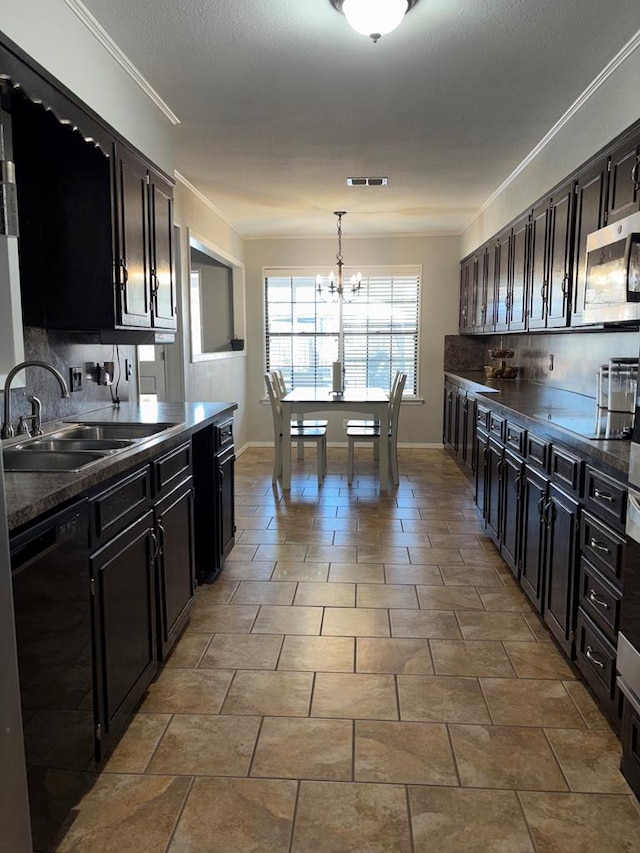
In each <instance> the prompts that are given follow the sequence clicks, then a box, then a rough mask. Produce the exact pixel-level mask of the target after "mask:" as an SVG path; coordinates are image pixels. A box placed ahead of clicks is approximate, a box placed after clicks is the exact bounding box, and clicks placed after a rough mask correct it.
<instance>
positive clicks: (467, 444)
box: [460, 394, 476, 468]
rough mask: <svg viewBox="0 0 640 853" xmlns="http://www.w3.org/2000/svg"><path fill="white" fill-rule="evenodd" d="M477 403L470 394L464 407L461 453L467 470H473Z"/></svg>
mask: <svg viewBox="0 0 640 853" xmlns="http://www.w3.org/2000/svg"><path fill="white" fill-rule="evenodd" d="M475 409H476V401H475V398H473V397H470V396H469V395H468V394H467V396H466V398H465V400H464V403H463V405H462V437H461V439H460V452H461V455H462V462H463V463H464V465H465V466H466V467H467V468H473V467H474V463H473V434H474V429H475V422H476V411H475Z"/></svg>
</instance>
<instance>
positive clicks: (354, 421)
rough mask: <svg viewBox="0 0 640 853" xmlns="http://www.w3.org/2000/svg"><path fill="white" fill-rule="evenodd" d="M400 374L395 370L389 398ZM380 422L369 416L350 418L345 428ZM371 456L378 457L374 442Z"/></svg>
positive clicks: (368, 425)
mask: <svg viewBox="0 0 640 853" xmlns="http://www.w3.org/2000/svg"><path fill="white" fill-rule="evenodd" d="M401 376H402V371H401V370H396V375H395V376H394V377H393V382H392V383H391V391H390V392H389V399H392V398H393V394H394V392H395V390H396V385H397V384H398V382H399V380H400V377H401ZM379 426H380V422H379V421H378V420H377V419H374V420H371V419H370V418H351V419H350V420H348V421H347V429H352V428H354V427H355V428H357V429H361V428H363V429H367V428H370V427H379ZM373 458H374V459H377V458H378V444H374V446H373Z"/></svg>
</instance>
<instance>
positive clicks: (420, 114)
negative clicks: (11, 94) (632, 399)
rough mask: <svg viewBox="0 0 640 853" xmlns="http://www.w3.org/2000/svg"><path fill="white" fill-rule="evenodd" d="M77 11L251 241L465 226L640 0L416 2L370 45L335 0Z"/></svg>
mask: <svg viewBox="0 0 640 853" xmlns="http://www.w3.org/2000/svg"><path fill="white" fill-rule="evenodd" d="M84 4H85V6H86V8H87V9H88V10H89V11H90V12H91V13H92V14H93V16H94V17H95V18H96V19H97V20H98V22H99V23H100V24H101V25H102V26H103V27H104V29H105V30H106V31H107V32H108V33H109V35H110V36H111V38H112V39H113V40H114V41H115V42H116V44H117V45H118V47H119V48H120V49H121V50H122V51H123V52H124V53H125V54H126V55H127V57H128V58H129V59H130V60H131V62H133V64H134V65H135V66H136V67H137V68H138V69H139V71H140V72H141V73H142V74H143V75H144V77H145V78H146V79H147V80H148V81H149V83H150V84H151V85H152V86H153V88H154V89H155V90H156V91H157V92H158V93H159V95H160V96H161V97H162V98H163V100H164V101H165V102H166V103H167V104H168V106H169V107H170V108H171V109H172V110H173V112H174V113H176V114H177V116H178V118H179V119H180V124H178V125H177V126H176V127H175V129H174V131H173V132H174V133H175V145H176V158H175V165H176V169H177V170H178V171H179V172H180V173H181V174H182V175H184V176H185V178H187V179H188V180H189V181H190V182H191V183H192V184H194V185H195V186H196V187H197V188H198V190H200V192H201V193H203V194H204V195H205V196H206V197H207V198H208V199H209V200H210V201H211V202H212V203H213V204H214V205H215V206H216V207H217V208H218V209H219V210H220V211H221V212H222V213H223V215H224V216H225V218H226V219H227V220H228V221H229V222H230V223H231V224H232V225H233V226H234V227H235V228H236V229H237V231H238V232H239V233H240V234H241V235H242V236H244V237H269V236H289V235H292V236H293V235H323V236H326V235H327V234H331V233H333V230H334V219H333V216H332V211H333V210H337V209H344V210H347V211H349V218H348V220H346V221H345V233H348V234H351V235H353V234H368V235H377V234H380V235H382V234H399V233H405V234H407V233H409V234H411V233H416V234H427V233H443V232H445V233H452V232H455V233H458V232H459V231H460V230H461V229H462V228H464V227H465V226H466V225H467V224H468V223H469V221H470V219H471V218H472V216H473V214H474V212H475V211H477V210H478V208H479V207H480V206H481V205H482V204H483V203H484V202H485V201H486V200H487V198H488V197H489V196H490V195H491V194H492V193H493V192H494V190H495V189H496V188H497V187H498V186H499V185H500V184H501V183H502V182H503V181H504V180H505V178H506V177H507V176H508V175H509V174H510V173H511V172H512V171H513V169H514V168H515V167H516V166H517V165H518V164H519V163H520V162H521V161H522V160H523V159H524V157H526V155H527V154H529V152H530V151H531V150H532V149H533V148H534V147H535V146H536V144H537V143H538V142H539V141H540V140H541V139H542V137H543V136H544V135H545V134H546V133H547V131H548V130H549V129H550V128H551V127H552V126H553V125H554V124H555V122H556V121H557V120H558V119H559V118H560V116H561V115H562V114H563V113H564V112H565V111H566V110H567V109H568V108H569V107H570V106H571V104H572V103H573V101H574V100H575V99H576V98H577V97H578V96H579V95H580V94H581V93H582V92H583V91H584V89H585V88H586V87H587V86H588V85H589V84H590V83H591V82H592V80H593V79H594V78H595V77H596V76H597V75H598V73H599V72H600V71H601V70H602V69H603V68H604V66H605V65H606V64H607V63H608V62H609V61H610V60H611V58H612V57H613V56H614V55H615V54H616V53H617V52H618V51H619V50H620V48H621V47H622V46H623V45H624V44H625V43H626V42H627V41H628V39H629V38H630V37H631V36H632V35H633V34H634V33H635V32H636V31H637V30H638V29H640V3H639V2H638V0H608V2H606V3H604V2H602V0H533V2H532V0H419V2H418V3H417V5H416V6H415V7H414V8H413V9H412V10H411V12H409V14H408V15H407V16H406V18H405V20H404V21H403V23H402V24H401V26H400V28H399V29H398V30H396V32H394V33H392V34H390V35H388V36H385V37H383V38H382V39H381V40H380V41H379V42H378V43H377V44H373V43H372V42H370V41H369V40H368V39H366V38H364V37H363V36H360V35H357V34H356V33H355V32H353V30H351V29H350V27H349V26H348V24H347V23H346V20H345V19H344V18H343V16H342V15H340V14H339V13H338V12H336V11H335V9H334V8H333V7H332V5H331V2H330V0H180V2H176V0H133V2H132V0H84ZM361 175H385V176H388V178H389V185H388V186H387V187H384V188H371V187H357V188H348V187H347V186H346V183H345V182H346V178H347V177H349V176H361Z"/></svg>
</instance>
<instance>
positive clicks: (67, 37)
mask: <svg viewBox="0 0 640 853" xmlns="http://www.w3.org/2000/svg"><path fill="white" fill-rule="evenodd" d="M0 27H1V28H2V31H3V32H4V33H5V34H6V35H7V36H8V37H9V38H10V39H11V40H12V41H14V42H16V44H17V45H18V46H19V47H21V48H22V49H23V50H24V51H25V52H26V53H28V54H29V55H30V56H31V57H32V58H33V59H35V60H36V61H37V62H39V63H40V65H43V66H44V67H45V68H46V69H47V71H49V72H50V73H51V74H53V76H54V77H56V78H57V79H58V80H59V81H60V82H61V83H64V85H65V86H67V88H69V89H70V90H71V91H72V92H74V93H75V94H76V95H77V96H78V97H79V98H81V99H82V100H83V101H84V102H85V103H86V104H88V105H89V106H90V107H92V109H94V110H95V112H97V113H98V115H100V116H102V117H103V118H104V119H105V120H106V121H107V122H108V123H109V124H110V125H111V126H112V127H114V128H115V129H116V130H117V131H119V132H120V133H121V134H122V135H123V136H124V137H125V138H126V139H127V140H129V142H131V144H132V145H135V146H136V147H137V148H138V149H139V150H140V151H142V152H143V153H144V154H146V155H147V156H148V157H149V158H150V159H151V160H152V162H154V163H156V164H157V165H158V166H160V167H161V168H162V169H164V170H165V171H166V172H168V173H171V172H173V154H172V137H171V134H170V129H171V124H170V122H169V119H168V118H167V117H166V116H165V115H164V114H163V113H162V112H161V111H160V110H159V109H158V107H157V106H156V105H155V104H154V103H153V102H152V101H151V100H150V99H149V97H148V96H147V95H146V94H145V93H144V92H143V91H142V89H141V88H140V87H139V86H138V84H137V83H136V82H134V80H133V79H132V78H131V76H130V75H129V74H128V73H127V72H126V71H125V70H124V69H123V68H122V66H121V65H120V64H119V63H118V62H117V61H116V60H115V59H114V58H113V56H111V54H110V53H109V52H108V51H107V50H106V48H105V47H104V46H103V45H102V44H100V42H99V41H98V40H97V39H96V37H95V36H94V35H93V34H92V33H91V32H90V30H89V29H88V28H87V27H86V26H85V24H84V23H83V22H82V21H81V20H80V18H79V17H78V16H77V15H76V14H75V13H74V12H73V10H72V9H71V7H70V6H69V5H68V4H67V3H66V2H65V0H29V2H25V0H3V2H2V18H1V20H0Z"/></svg>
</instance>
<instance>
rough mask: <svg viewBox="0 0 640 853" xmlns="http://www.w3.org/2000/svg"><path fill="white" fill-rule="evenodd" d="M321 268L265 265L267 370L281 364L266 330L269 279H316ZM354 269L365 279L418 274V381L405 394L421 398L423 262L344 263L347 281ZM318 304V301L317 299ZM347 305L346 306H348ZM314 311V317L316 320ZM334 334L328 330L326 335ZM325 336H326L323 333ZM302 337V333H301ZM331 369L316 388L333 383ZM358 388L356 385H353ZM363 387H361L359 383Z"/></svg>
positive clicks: (416, 336)
mask: <svg viewBox="0 0 640 853" xmlns="http://www.w3.org/2000/svg"><path fill="white" fill-rule="evenodd" d="M317 272H318V270H317V268H315V267H306V266H298V265H296V266H291V267H284V266H282V267H263V268H262V300H263V325H262V328H263V347H264V355H263V364H264V367H265V371H268V370H271V369H273V368H274V367H279V366H280V365H278V364H273V363H270V361H269V344H268V338H269V332H268V329H267V321H268V306H267V288H268V279H269V278H291V279H295V278H296V277H300V278H305V279H311V280H313V281H314V282H315V277H316V274H317ZM355 272H360V273H361V274H362V279H363V281H366V280H367V279H369V278H374V279H375V278H376V277H382V278H390V277H391V278H393V277H407V276H415V278H416V280H417V281H416V284H417V299H416V305H415V318H416V319H415V350H414V375H415V383H414V387H413V388H412V387H410V386H409V387H408V388H406V390H405V393H404V395H403V399H404V400H419V399H420V397H419V393H420V387H421V376H420V360H421V359H420V353H421V345H422V342H421V331H422V328H421V327H422V323H421V316H422V313H421V312H422V291H423V279H422V265H421V264H389V265H384V266H382V265H371V266H364V267H359V268H358V269H357V270H356V269H355V268H350V267H347V266H345V268H344V280H345V281H347V282H348V281H349V278H350V277H351V275H352V274H353V273H355ZM357 300H358V297H356V298H355V300H354V302H357ZM316 304H317V300H316ZM345 307H346V306H345ZM337 311H338V307H337V305H336V312H337ZM315 316H316V315H315V312H314V319H315ZM343 333H344V325H343ZM330 334H331V333H330V332H327V336H329V335H330ZM335 335H336V337H337V336H338V335H339V332H336V333H335ZM322 336H324V335H322ZM292 337H293V338H295V337H296V335H295V333H292ZM301 337H302V336H301ZM336 359H337V347H336ZM328 369H329V377H328V380H327V382H326V383H325V382H322V383H321V386H318V382H317V379H316V386H317V387H324V386H325V385H330V384H331V378H330V370H331V364H329V365H328ZM392 378H393V377H391V378H390V379H389V384H390V382H391V379H392ZM354 387H356V386H354ZM357 387H361V386H357Z"/></svg>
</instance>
